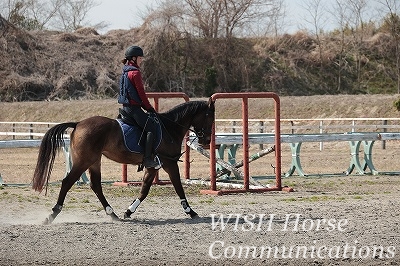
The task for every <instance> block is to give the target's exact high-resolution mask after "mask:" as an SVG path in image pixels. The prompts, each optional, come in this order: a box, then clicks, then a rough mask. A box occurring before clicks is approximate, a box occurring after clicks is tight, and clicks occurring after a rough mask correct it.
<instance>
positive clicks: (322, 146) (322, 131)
mask: <svg viewBox="0 0 400 266" xmlns="http://www.w3.org/2000/svg"><path fill="white" fill-rule="evenodd" d="M323 127H324V122H323V121H322V120H321V121H319V133H320V134H322V133H324V130H323ZM323 149H324V143H323V142H322V141H321V142H320V143H319V150H320V151H322V150H323Z"/></svg>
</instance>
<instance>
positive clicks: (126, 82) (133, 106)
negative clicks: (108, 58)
mask: <svg viewBox="0 0 400 266" xmlns="http://www.w3.org/2000/svg"><path fill="white" fill-rule="evenodd" d="M142 61H143V50H142V48H140V47H139V46H130V47H128V49H126V51H125V58H124V59H123V60H122V63H123V64H124V67H123V69H122V76H121V79H120V93H119V97H118V103H120V104H122V105H123V108H122V111H121V109H120V113H121V116H122V117H124V116H125V115H127V116H128V119H129V118H133V119H134V120H135V122H136V123H137V124H138V125H139V126H140V127H141V128H143V131H144V132H147V134H146V144H145V149H144V150H145V151H144V159H143V165H144V167H146V168H153V167H154V168H156V169H158V168H160V167H161V163H160V160H159V158H158V156H153V140H154V136H155V134H156V127H155V123H154V122H153V121H154V120H153V119H150V116H151V115H153V116H154V114H155V113H156V111H155V110H154V108H153V106H152V105H151V104H150V102H149V99H148V98H147V95H146V93H145V91H144V86H143V80H142V74H141V72H140V65H141V64H142ZM143 109H144V110H146V112H145V111H144V110H143Z"/></svg>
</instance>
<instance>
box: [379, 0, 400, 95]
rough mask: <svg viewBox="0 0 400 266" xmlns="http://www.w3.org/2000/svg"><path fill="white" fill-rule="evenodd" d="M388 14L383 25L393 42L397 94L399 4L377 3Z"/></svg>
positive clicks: (399, 84) (392, 1)
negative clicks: (385, 26)
mask: <svg viewBox="0 0 400 266" xmlns="http://www.w3.org/2000/svg"><path fill="white" fill-rule="evenodd" d="M377 2H378V3H379V4H380V5H382V7H384V10H385V11H386V12H387V13H388V15H387V17H386V18H385V20H384V23H386V25H387V26H388V29H387V30H388V32H389V33H390V36H391V37H392V39H393V41H394V47H395V57H396V77H397V93H400V16H399V12H400V2H399V1H398V0H379V1H377Z"/></svg>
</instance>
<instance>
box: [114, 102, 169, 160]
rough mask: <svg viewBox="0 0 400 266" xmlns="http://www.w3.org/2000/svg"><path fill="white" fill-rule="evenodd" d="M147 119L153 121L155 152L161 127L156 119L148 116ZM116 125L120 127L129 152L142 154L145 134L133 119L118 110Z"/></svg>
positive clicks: (158, 143)
mask: <svg viewBox="0 0 400 266" xmlns="http://www.w3.org/2000/svg"><path fill="white" fill-rule="evenodd" d="M148 119H153V122H154V123H155V124H156V129H157V130H156V132H155V133H156V134H155V136H154V143H153V148H154V150H156V149H157V148H158V146H159V145H160V143H161V138H162V132H161V125H160V123H159V122H158V120H157V119H154V117H152V116H149V118H148ZM117 121H118V124H119V125H120V127H121V130H122V135H123V137H124V143H125V146H126V148H127V149H128V150H129V151H130V152H134V153H144V146H145V143H146V134H145V132H144V130H143V128H141V127H140V126H139V125H138V124H137V123H136V121H135V119H134V118H132V117H130V116H129V115H128V114H127V113H126V112H125V111H124V110H123V109H119V115H118V118H117Z"/></svg>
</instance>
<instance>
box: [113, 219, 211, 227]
mask: <svg viewBox="0 0 400 266" xmlns="http://www.w3.org/2000/svg"><path fill="white" fill-rule="evenodd" d="M119 222H122V223H126V224H144V225H152V226H163V225H171V224H188V225H190V224H210V223H211V217H196V218H194V219H190V218H168V219H140V218H133V219H120V220H119Z"/></svg>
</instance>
